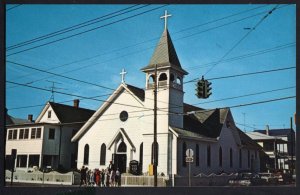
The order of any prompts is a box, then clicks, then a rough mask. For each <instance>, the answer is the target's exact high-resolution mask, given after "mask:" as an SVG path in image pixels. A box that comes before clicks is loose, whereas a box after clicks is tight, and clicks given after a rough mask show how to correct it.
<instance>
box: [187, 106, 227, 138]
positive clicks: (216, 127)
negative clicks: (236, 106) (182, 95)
mask: <svg viewBox="0 0 300 195" xmlns="http://www.w3.org/2000/svg"><path fill="white" fill-rule="evenodd" d="M199 110H200V112H195V113H191V114H189V115H185V116H184V118H183V126H184V129H187V130H189V131H192V132H196V133H199V134H201V135H203V136H206V137H210V138H217V137H219V136H220V133H221V130H222V127H223V124H224V121H225V118H226V115H227V113H228V109H213V110H204V109H202V108H199V107H196V106H192V105H189V104H184V111H185V112H191V111H199Z"/></svg>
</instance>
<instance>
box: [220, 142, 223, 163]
mask: <svg viewBox="0 0 300 195" xmlns="http://www.w3.org/2000/svg"><path fill="white" fill-rule="evenodd" d="M222 165H223V156H222V148H221V146H220V148H219V166H220V167H222Z"/></svg>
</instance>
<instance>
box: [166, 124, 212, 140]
mask: <svg viewBox="0 0 300 195" xmlns="http://www.w3.org/2000/svg"><path fill="white" fill-rule="evenodd" d="M171 128H172V129H173V130H174V131H175V132H176V133H177V134H178V136H179V137H188V138H197V139H206V140H211V141H216V139H212V138H210V137H206V136H204V135H201V134H199V133H196V132H192V131H188V130H184V129H180V128H177V127H171Z"/></svg>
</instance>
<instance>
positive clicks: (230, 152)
mask: <svg viewBox="0 0 300 195" xmlns="http://www.w3.org/2000/svg"><path fill="white" fill-rule="evenodd" d="M229 157H230V168H232V167H233V161H232V148H230V151H229Z"/></svg>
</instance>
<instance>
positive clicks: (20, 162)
mask: <svg viewBox="0 0 300 195" xmlns="http://www.w3.org/2000/svg"><path fill="white" fill-rule="evenodd" d="M26 166H27V155H18V156H17V167H26Z"/></svg>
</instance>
